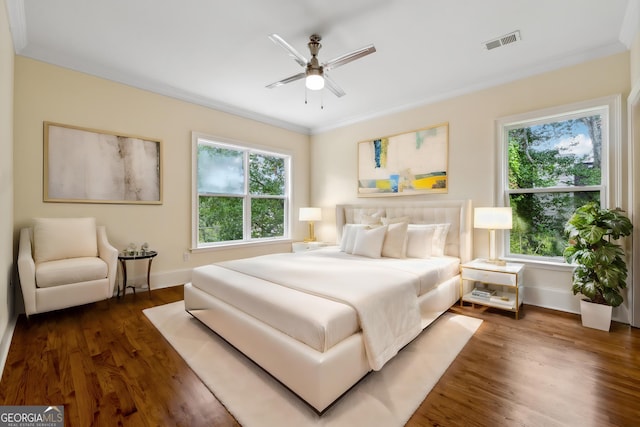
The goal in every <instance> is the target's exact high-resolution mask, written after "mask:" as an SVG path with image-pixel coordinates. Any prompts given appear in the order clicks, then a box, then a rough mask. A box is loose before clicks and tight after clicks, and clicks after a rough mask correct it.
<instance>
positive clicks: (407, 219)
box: [380, 216, 411, 225]
mask: <svg viewBox="0 0 640 427" xmlns="http://www.w3.org/2000/svg"><path fill="white" fill-rule="evenodd" d="M380 219H381V220H382V225H389V224H398V223H400V222H406V223H407V224H409V222H410V221H411V218H410V217H408V216H398V217H395V218H387V217H382V218H380Z"/></svg>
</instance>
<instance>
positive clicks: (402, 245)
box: [381, 222, 409, 258]
mask: <svg viewBox="0 0 640 427" xmlns="http://www.w3.org/2000/svg"><path fill="white" fill-rule="evenodd" d="M408 226H409V224H407V223H406V222H400V223H397V224H390V225H389V226H388V227H387V233H386V234H385V236H384V243H383V244H382V253H381V255H382V256H383V257H389V258H404V257H405V256H406V253H407V228H408Z"/></svg>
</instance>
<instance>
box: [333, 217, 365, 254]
mask: <svg viewBox="0 0 640 427" xmlns="http://www.w3.org/2000/svg"><path fill="white" fill-rule="evenodd" d="M366 227H367V225H365V224H345V225H344V227H343V228H342V240H341V241H340V250H341V251H342V252H346V253H348V254H350V253H353V245H355V243H356V233H357V232H358V230H359V229H361V228H366Z"/></svg>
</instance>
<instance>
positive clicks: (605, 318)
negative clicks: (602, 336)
mask: <svg viewBox="0 0 640 427" xmlns="http://www.w3.org/2000/svg"><path fill="white" fill-rule="evenodd" d="M612 310H613V307H611V306H610V305H603V304H595V303H592V302H589V301H585V300H580V313H581V314H582V326H585V327H587V328H594V329H600V330H601V331H609V328H610V327H611V311H612Z"/></svg>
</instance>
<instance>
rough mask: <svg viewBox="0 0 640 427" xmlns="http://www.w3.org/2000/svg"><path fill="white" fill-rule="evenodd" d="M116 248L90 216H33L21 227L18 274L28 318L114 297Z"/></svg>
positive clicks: (103, 229) (101, 227)
mask: <svg viewBox="0 0 640 427" xmlns="http://www.w3.org/2000/svg"><path fill="white" fill-rule="evenodd" d="M117 262H118V251H117V250H116V249H115V248H114V247H113V246H111V245H110V244H109V242H108V240H107V233H106V230H105V227H104V226H96V221H95V218H37V219H35V221H34V226H33V228H23V229H22V230H21V231H20V246H19V249H18V274H19V276H20V286H21V287H22V295H23V297H24V307H25V312H26V314H27V317H28V316H30V315H31V314H35V313H43V312H46V311H52V310H59V309H62V308H67V307H72V306H76V305H81V304H87V303H90V302H95V301H100V300H104V299H107V298H110V297H111V296H113V291H114V287H115V283H116V274H117Z"/></svg>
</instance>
